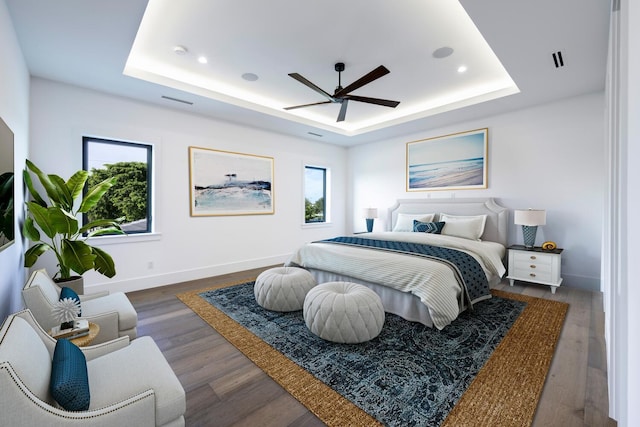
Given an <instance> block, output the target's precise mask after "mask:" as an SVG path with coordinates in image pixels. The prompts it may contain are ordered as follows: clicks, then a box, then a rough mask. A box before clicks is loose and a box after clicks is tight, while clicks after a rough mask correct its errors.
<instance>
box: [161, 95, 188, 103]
mask: <svg viewBox="0 0 640 427" xmlns="http://www.w3.org/2000/svg"><path fill="white" fill-rule="evenodd" d="M161 97H162V98H164V99H168V100H169V101H175V102H181V103H183V104H187V105H193V102H191V101H185V100H184V99H178V98H172V97H170V96H166V95H162V96H161Z"/></svg>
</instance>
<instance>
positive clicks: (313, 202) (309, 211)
mask: <svg viewBox="0 0 640 427" xmlns="http://www.w3.org/2000/svg"><path fill="white" fill-rule="evenodd" d="M328 181H329V170H328V169H327V168H323V167H319V166H305V167H304V222H305V223H306V224H312V223H323V222H329V218H328V211H329V210H328V207H329V197H328V193H327V188H328Z"/></svg>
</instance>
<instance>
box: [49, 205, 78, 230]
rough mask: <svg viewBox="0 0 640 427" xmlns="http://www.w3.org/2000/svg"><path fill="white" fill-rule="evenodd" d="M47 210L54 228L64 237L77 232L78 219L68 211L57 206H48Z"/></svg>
mask: <svg viewBox="0 0 640 427" xmlns="http://www.w3.org/2000/svg"><path fill="white" fill-rule="evenodd" d="M47 212H48V213H49V218H50V219H51V224H52V225H53V227H54V228H55V230H56V231H57V232H58V233H60V234H62V235H63V236H64V237H65V238H69V237H70V236H73V235H74V234H76V233H77V232H78V220H77V219H76V218H75V217H74V216H73V215H71V214H70V213H68V212H66V211H64V210H62V209H60V208H57V207H51V208H48V209H47Z"/></svg>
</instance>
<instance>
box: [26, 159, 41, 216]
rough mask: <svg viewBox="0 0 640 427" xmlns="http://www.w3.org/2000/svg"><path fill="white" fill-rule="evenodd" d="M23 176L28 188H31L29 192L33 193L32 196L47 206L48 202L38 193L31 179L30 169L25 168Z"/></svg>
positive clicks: (37, 201)
mask: <svg viewBox="0 0 640 427" xmlns="http://www.w3.org/2000/svg"><path fill="white" fill-rule="evenodd" d="M27 161H28V160H27ZM22 178H23V179H24V182H25V184H27V189H28V190H29V194H30V195H31V198H32V199H33V200H34V201H35V202H36V203H38V204H39V205H40V206H45V207H46V206H47V202H45V201H44V199H43V198H42V196H40V193H38V192H37V191H36V189H35V187H34V186H33V182H32V181H31V174H30V173H29V171H28V170H26V169H25V170H23V171H22Z"/></svg>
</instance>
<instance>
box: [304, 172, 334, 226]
mask: <svg viewBox="0 0 640 427" xmlns="http://www.w3.org/2000/svg"><path fill="white" fill-rule="evenodd" d="M308 169H314V170H322V171H324V176H323V198H324V221H314V222H307V220H306V206H305V203H306V199H307V170H308ZM302 178H303V179H302V224H303V226H305V227H318V226H323V225H326V224H330V223H331V168H330V167H328V166H323V165H319V164H312V163H305V164H303V168H302Z"/></svg>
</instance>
